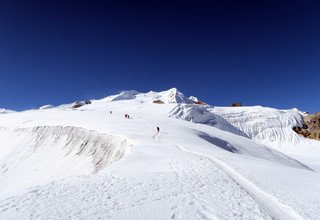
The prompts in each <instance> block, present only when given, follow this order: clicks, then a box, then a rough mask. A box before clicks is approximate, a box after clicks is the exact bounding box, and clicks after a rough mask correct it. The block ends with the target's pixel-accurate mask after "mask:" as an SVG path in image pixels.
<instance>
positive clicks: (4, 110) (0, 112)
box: [0, 108, 15, 114]
mask: <svg viewBox="0 0 320 220" xmlns="http://www.w3.org/2000/svg"><path fill="white" fill-rule="evenodd" d="M12 112H15V111H13V110H8V109H5V108H0V114H6V113H12Z"/></svg>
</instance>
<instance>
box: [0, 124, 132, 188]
mask: <svg viewBox="0 0 320 220" xmlns="http://www.w3.org/2000/svg"><path fill="white" fill-rule="evenodd" d="M0 131H1V132H0V134H1V135H0V151H1V154H0V162H1V164H0V179H1V180H5V181H0V184H1V185H0V187H1V188H2V189H4V188H7V189H8V188H14V187H16V186H17V185H19V184H27V185H32V184H35V183H34V182H37V183H38V184H39V183H43V182H45V181H48V180H52V179H57V178H63V177H67V176H74V175H86V174H92V173H97V172H99V171H100V170H101V169H102V168H104V167H106V166H108V165H109V164H111V163H113V162H115V161H118V160H119V159H121V158H122V157H123V156H124V155H125V153H126V151H127V150H128V146H129V145H130V144H129V142H128V141H127V140H126V139H125V138H123V137H120V136H116V135H110V134H102V133H98V132H96V131H90V130H86V129H83V128H77V127H62V126H39V127H32V128H17V129H14V130H7V129H4V128H2V129H1V130H0ZM17 173H19V174H20V175H19V176H17V175H15V174H17ZM24 181H26V182H24ZM32 182H33V183H32ZM31 183H32V184H31Z"/></svg>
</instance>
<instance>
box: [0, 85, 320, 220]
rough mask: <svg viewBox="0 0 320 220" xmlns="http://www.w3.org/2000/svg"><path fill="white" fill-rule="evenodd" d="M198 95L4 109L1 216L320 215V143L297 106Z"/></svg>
mask: <svg viewBox="0 0 320 220" xmlns="http://www.w3.org/2000/svg"><path fill="white" fill-rule="evenodd" d="M155 100H161V101H162V102H163V103H164V104H156V103H153V101H155ZM195 100H198V99H197V98H196V97H190V98H188V97H187V96H185V95H184V94H182V93H181V92H179V91H178V90H177V89H175V88H173V89H170V90H168V91H163V92H152V91H151V92H148V93H139V92H137V91H125V92H122V93H120V94H118V95H113V96H109V97H106V98H104V99H101V100H91V102H92V104H86V105H83V106H81V107H79V108H72V107H71V106H72V104H66V105H61V106H58V107H53V106H51V105H47V106H44V107H43V108H40V109H38V110H29V111H23V112H13V111H7V110H1V111H3V112H1V111H0V112H1V113H3V114H0V152H1V153H0V189H1V191H0V219H320V173H319V172H320V142H318V141H311V140H307V139H305V138H303V137H300V136H299V135H297V134H296V133H295V132H294V131H293V130H292V127H293V126H296V125H301V124H302V123H303V121H302V117H301V115H300V113H299V112H298V111H297V110H296V109H292V110H278V109H272V108H267V107H261V106H253V107H235V108H232V107H213V106H207V105H195V104H192V103H193V101H195ZM110 111H112V113H110ZM125 114H129V119H127V118H125V117H124V115H125ZM157 127H159V128H160V132H159V133H158V132H157V129H156V128H157Z"/></svg>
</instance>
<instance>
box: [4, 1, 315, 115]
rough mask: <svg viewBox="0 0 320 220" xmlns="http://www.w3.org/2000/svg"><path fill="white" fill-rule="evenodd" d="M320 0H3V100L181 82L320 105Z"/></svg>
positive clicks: (282, 103) (221, 92) (98, 94)
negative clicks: (5, 1)
mask: <svg viewBox="0 0 320 220" xmlns="http://www.w3.org/2000/svg"><path fill="white" fill-rule="evenodd" d="M93 2H94V3H93ZM318 2H319V1H294V0H292V1H272V0H271V1H242V0H235V1H231V0H224V1H222V0H221V1H219V0H216V1H209V0H207V1H200V0H199V1H155V0H153V1H152V0H150V1H128V2H125V1H121V0H120V1H57V0H55V1H53V0H48V1H25V0H24V1H15V0H12V1H7V3H4V1H2V2H1V5H0V107H3V108H9V109H17V110H22V109H27V108H33V107H38V106H41V105H44V104H49V103H50V104H54V105H57V104H62V103H67V102H72V101H75V100H78V99H79V100H82V99H88V98H102V97H104V96H107V95H110V94H113V93H116V92H118V91H120V90H131V89H135V90H138V91H142V92H147V91H149V90H155V91H160V90H165V89H169V88H171V87H177V88H178V89H179V90H180V91H182V92H183V93H185V94H186V95H195V96H197V97H199V98H200V99H201V100H204V101H206V102H208V103H210V104H213V105H229V104H230V103H231V102H236V101H240V102H242V103H243V104H245V105H264V106H271V107H276V108H292V107H298V108H299V109H301V110H304V111H309V112H315V111H320V104H319V103H320V102H319V94H320V92H319V84H320V43H319V42H320V13H319V11H320V3H318Z"/></svg>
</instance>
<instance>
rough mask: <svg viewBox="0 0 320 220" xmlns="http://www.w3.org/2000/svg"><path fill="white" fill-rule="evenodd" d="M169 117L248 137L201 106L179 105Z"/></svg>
mask: <svg viewBox="0 0 320 220" xmlns="http://www.w3.org/2000/svg"><path fill="white" fill-rule="evenodd" d="M169 116H170V117H174V118H180V119H183V120H186V121H190V122H193V123H200V124H206V125H210V126H213V127H216V128H219V129H221V130H224V131H229V132H231V133H234V134H238V135H242V136H245V137H247V135H246V134H245V133H244V132H242V131H241V130H239V129H238V128H236V127H234V126H233V125H231V124H230V123H229V122H228V121H226V120H225V119H223V118H222V117H220V116H219V115H217V114H214V113H212V112H210V111H208V109H207V107H204V106H201V105H188V104H179V105H177V106H176V107H175V108H174V109H173V110H172V111H171V112H170V113H169Z"/></svg>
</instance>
